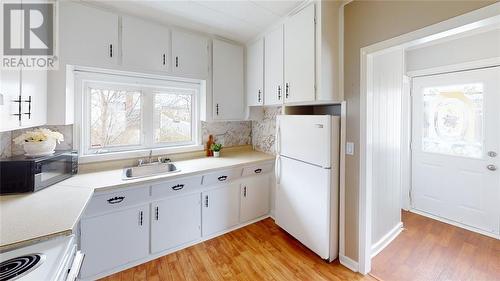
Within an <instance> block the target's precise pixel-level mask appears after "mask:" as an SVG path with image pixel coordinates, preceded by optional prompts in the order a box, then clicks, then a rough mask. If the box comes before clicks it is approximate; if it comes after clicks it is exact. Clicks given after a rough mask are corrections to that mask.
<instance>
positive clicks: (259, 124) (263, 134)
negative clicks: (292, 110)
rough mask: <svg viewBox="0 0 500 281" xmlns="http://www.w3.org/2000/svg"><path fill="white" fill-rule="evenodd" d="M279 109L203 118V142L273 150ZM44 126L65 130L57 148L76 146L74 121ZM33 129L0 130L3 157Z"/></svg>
mask: <svg viewBox="0 0 500 281" xmlns="http://www.w3.org/2000/svg"><path fill="white" fill-rule="evenodd" d="M280 110H281V108H280V107H277V108H266V109H265V110H264V119H263V120H260V121H231V122H201V132H202V140H203V143H204V144H205V143H206V141H207V139H208V135H209V134H211V135H213V136H214V138H215V141H216V142H219V143H221V144H222V145H223V146H225V147H231V146H238V145H248V144H253V146H254V149H256V150H259V151H263V152H267V153H274V138H275V130H276V115H277V114H278V113H279V112H280ZM43 127H44V128H48V129H50V130H53V131H58V132H60V133H62V134H63V136H64V142H62V143H60V144H58V145H57V149H71V148H72V147H73V126H72V125H66V126H43ZM33 129H35V128H28V129H22V130H16V131H12V132H3V133H0V158H5V157H10V156H11V155H22V154H23V153H24V151H23V148H22V147H21V146H18V145H15V144H14V143H13V142H12V139H14V138H16V137H17V136H19V135H21V134H22V133H24V132H26V131H28V130H33Z"/></svg>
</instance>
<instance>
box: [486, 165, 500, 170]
mask: <svg viewBox="0 0 500 281" xmlns="http://www.w3.org/2000/svg"><path fill="white" fill-rule="evenodd" d="M486 168H488V170H490V171H496V170H497V166H495V165H491V164H490V165H488V166H486Z"/></svg>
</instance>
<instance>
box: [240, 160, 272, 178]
mask: <svg viewBox="0 0 500 281" xmlns="http://www.w3.org/2000/svg"><path fill="white" fill-rule="evenodd" d="M273 167H274V164H273V163H263V164H259V165H255V166H251V167H245V168H243V174H242V176H243V177H245V176H252V175H258V174H266V173H269V172H271V171H272V170H273Z"/></svg>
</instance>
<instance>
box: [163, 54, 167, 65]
mask: <svg viewBox="0 0 500 281" xmlns="http://www.w3.org/2000/svg"><path fill="white" fill-rule="evenodd" d="M165 64H167V56H166V55H165V54H163V65H165Z"/></svg>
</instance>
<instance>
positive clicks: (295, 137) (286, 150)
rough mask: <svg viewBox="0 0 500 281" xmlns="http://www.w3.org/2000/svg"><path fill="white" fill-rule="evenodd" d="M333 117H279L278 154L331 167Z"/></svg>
mask: <svg viewBox="0 0 500 281" xmlns="http://www.w3.org/2000/svg"><path fill="white" fill-rule="evenodd" d="M331 124H332V117H331V116H329V115H279V116H278V119H277V134H278V141H279V143H278V146H277V148H278V153H279V154H280V155H282V156H286V157H290V158H294V159H297V160H301V161H304V162H307V163H311V164H313V165H317V166H320V167H325V168H329V167H331V160H330V159H331V150H330V149H331V131H332V125H331Z"/></svg>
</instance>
